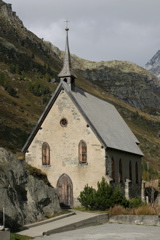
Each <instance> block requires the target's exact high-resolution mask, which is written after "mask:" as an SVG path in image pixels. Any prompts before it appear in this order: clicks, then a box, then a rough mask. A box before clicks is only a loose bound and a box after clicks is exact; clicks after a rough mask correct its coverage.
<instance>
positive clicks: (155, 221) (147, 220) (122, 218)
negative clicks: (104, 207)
mask: <svg viewBox="0 0 160 240" xmlns="http://www.w3.org/2000/svg"><path fill="white" fill-rule="evenodd" d="M109 222H110V223H128V224H140V225H152V226H153V225H154V226H160V216H157V215H116V216H110V218H109Z"/></svg>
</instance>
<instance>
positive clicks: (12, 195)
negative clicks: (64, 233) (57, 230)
mask: <svg viewBox="0 0 160 240" xmlns="http://www.w3.org/2000/svg"><path fill="white" fill-rule="evenodd" d="M3 208H5V220H6V224H5V225H6V226H7V227H9V228H11V229H17V228H18V227H20V226H23V225H24V224H27V223H31V222H36V221H40V220H43V219H45V218H46V217H47V216H52V215H54V214H55V213H59V212H60V211H61V209H60V206H59V201H58V196H57V193H56V190H55V189H54V188H53V187H52V186H51V185H50V184H49V182H47V177H46V176H45V175H44V174H42V173H41V172H40V170H38V169H35V168H33V167H31V166H29V165H28V164H27V163H26V162H24V161H20V160H18V159H17V158H16V157H15V156H14V155H13V154H11V153H10V152H7V151H6V150H5V149H3V148H0V225H2V224H3V220H2V215H3V214H2V211H3Z"/></svg>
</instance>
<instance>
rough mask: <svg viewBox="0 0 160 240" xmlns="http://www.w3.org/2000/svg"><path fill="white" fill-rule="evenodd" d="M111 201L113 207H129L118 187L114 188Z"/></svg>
mask: <svg viewBox="0 0 160 240" xmlns="http://www.w3.org/2000/svg"><path fill="white" fill-rule="evenodd" d="M111 201H112V202H113V204H114V205H121V206H123V207H125V208H126V207H128V206H129V201H128V200H127V199H126V198H125V196H124V195H123V193H122V191H121V190H120V189H119V188H118V187H116V188H115V190H114V192H113V195H112V196H111Z"/></svg>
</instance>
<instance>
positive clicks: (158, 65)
mask: <svg viewBox="0 0 160 240" xmlns="http://www.w3.org/2000/svg"><path fill="white" fill-rule="evenodd" d="M145 67H146V69H147V70H149V71H150V72H152V73H153V74H154V75H156V76H157V77H158V78H160V50H159V51H158V52H157V53H156V54H155V55H154V56H153V57H152V58H151V60H150V61H149V62H148V63H147V64H146V65H145Z"/></svg>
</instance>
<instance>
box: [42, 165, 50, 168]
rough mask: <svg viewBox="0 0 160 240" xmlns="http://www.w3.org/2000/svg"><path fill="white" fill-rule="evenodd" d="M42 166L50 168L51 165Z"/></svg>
mask: <svg viewBox="0 0 160 240" xmlns="http://www.w3.org/2000/svg"><path fill="white" fill-rule="evenodd" d="M42 167H44V168H50V167H51V165H42Z"/></svg>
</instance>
